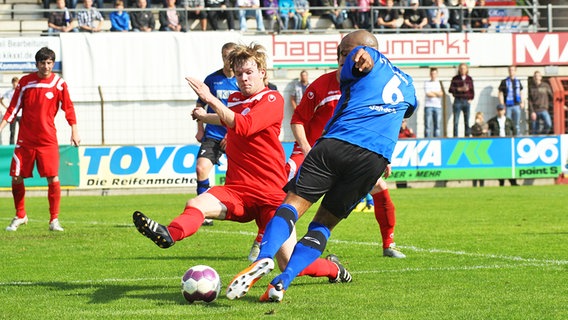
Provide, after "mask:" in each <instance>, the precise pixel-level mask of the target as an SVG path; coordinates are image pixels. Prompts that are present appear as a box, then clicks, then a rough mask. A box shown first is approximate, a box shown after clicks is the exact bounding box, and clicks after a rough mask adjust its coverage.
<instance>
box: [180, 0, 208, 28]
mask: <svg viewBox="0 0 568 320" xmlns="http://www.w3.org/2000/svg"><path fill="white" fill-rule="evenodd" d="M183 2H184V4H185V8H186V9H188V10H187V18H188V19H194V20H199V25H200V26H201V31H207V12H206V11H205V10H203V9H205V0H183Z"/></svg>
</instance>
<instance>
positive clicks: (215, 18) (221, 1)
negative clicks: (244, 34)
mask: <svg viewBox="0 0 568 320" xmlns="http://www.w3.org/2000/svg"><path fill="white" fill-rule="evenodd" d="M232 7H234V6H233V5H232V4H231V1H230V0H205V8H211V9H215V10H210V11H207V19H208V20H209V23H210V25H211V29H213V30H219V24H218V22H219V20H227V29H229V30H231V31H232V30H235V18H234V15H233V11H229V10H225V9H227V8H232Z"/></svg>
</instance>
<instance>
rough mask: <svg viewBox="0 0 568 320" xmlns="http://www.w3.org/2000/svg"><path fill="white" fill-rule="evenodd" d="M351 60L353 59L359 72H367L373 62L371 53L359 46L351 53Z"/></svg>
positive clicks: (371, 67)
mask: <svg viewBox="0 0 568 320" xmlns="http://www.w3.org/2000/svg"><path fill="white" fill-rule="evenodd" d="M353 61H355V67H356V68H357V69H359V71H360V72H369V71H371V69H373V66H374V65H375V62H374V61H373V58H371V55H370V54H369V53H368V52H367V51H366V50H365V48H360V49H359V50H357V52H356V53H355V54H354V55H353Z"/></svg>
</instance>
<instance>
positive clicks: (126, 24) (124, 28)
mask: <svg viewBox="0 0 568 320" xmlns="http://www.w3.org/2000/svg"><path fill="white" fill-rule="evenodd" d="M114 8H115V9H116V11H113V12H111V13H110V16H109V18H110V25H111V27H110V31H119V32H128V31H130V15H129V14H128V12H126V11H124V2H123V1H122V0H117V1H116V2H115V3H114Z"/></svg>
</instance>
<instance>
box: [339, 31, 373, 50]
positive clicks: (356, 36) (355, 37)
mask: <svg viewBox="0 0 568 320" xmlns="http://www.w3.org/2000/svg"><path fill="white" fill-rule="evenodd" d="M341 44H345V45H346V46H347V45H349V46H352V48H355V47H356V46H367V47H371V48H374V49H377V50H379V43H378V42H377V38H376V37H375V36H374V35H373V34H372V33H370V32H369V31H367V30H357V31H353V32H351V33H349V34H348V35H346V36H345V37H344V38H343V39H342V40H341ZM341 44H340V45H341Z"/></svg>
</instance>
